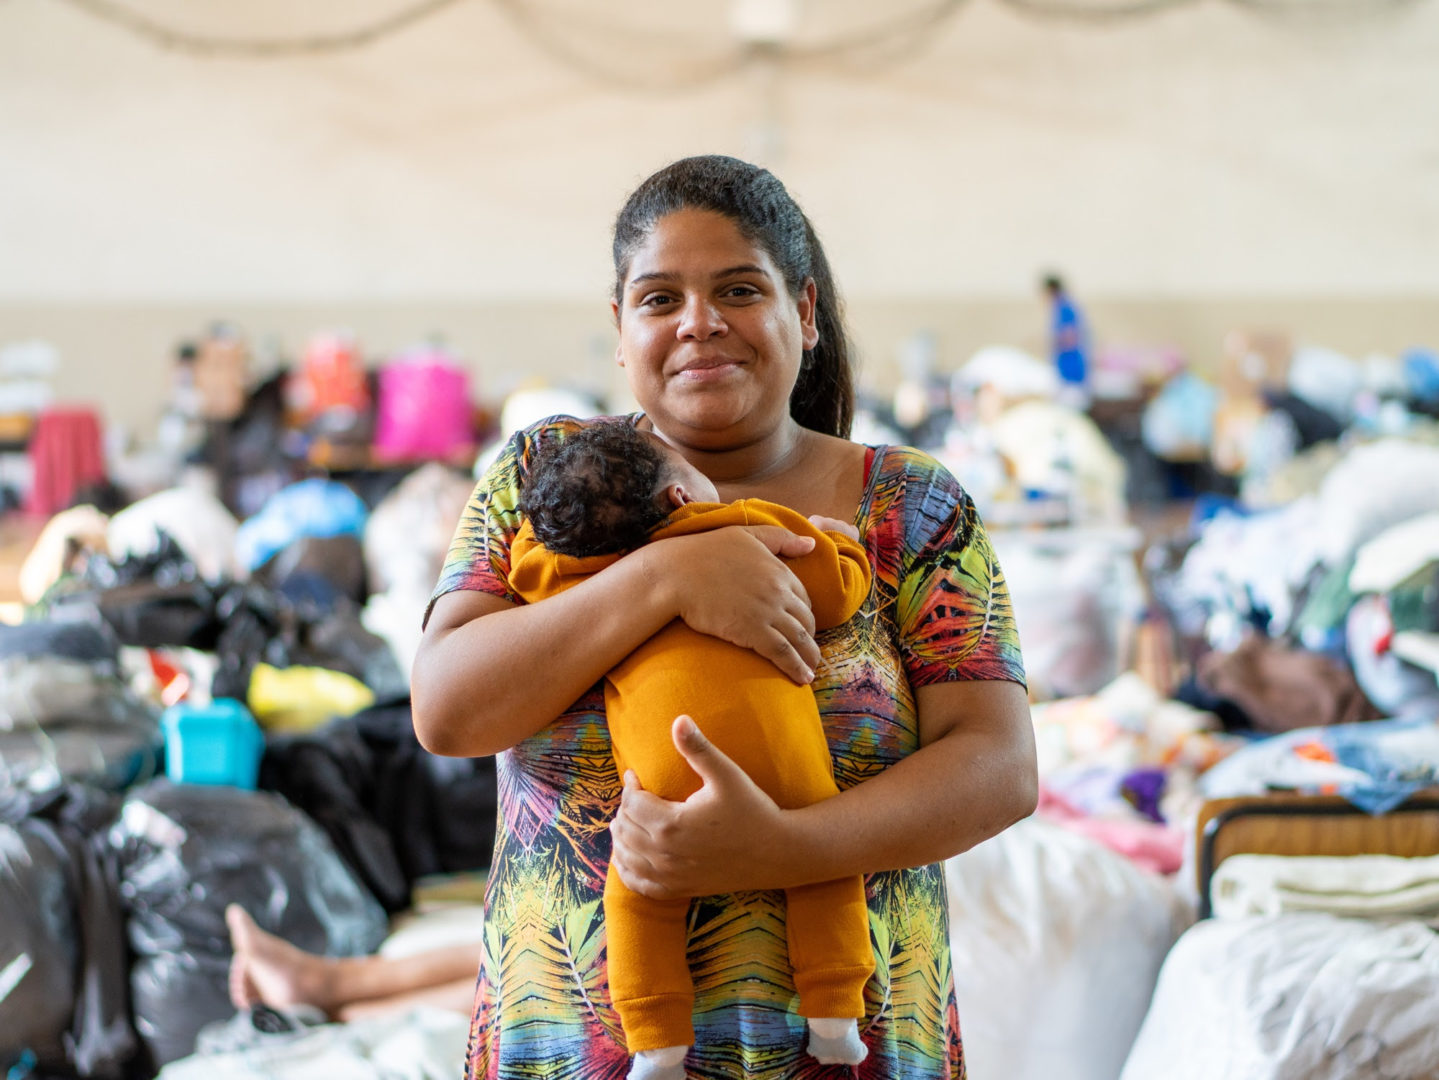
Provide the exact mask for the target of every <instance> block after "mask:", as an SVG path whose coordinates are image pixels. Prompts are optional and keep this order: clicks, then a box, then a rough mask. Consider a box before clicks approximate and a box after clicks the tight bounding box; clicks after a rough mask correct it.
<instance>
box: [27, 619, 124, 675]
mask: <svg viewBox="0 0 1439 1080" xmlns="http://www.w3.org/2000/svg"><path fill="white" fill-rule="evenodd" d="M42 656H56V657H61V658H63V659H66V660H78V661H82V662H90V661H108V662H109V663H111V664H114V663H116V662H117V660H118V657H119V648H118V643H117V642H116V640H115V635H114V634H112V633H111V632H110V630H109V628H108V627H107V626H105V625H104V624H103V623H86V622H67V621H61V620H56V619H35V620H32V621H28V622H22V623H17V624H15V625H13V626H12V625H11V624H9V623H0V659H12V658H13V659H22V660H29V659H36V658H38V657H42Z"/></svg>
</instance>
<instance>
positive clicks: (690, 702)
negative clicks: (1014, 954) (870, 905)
mask: <svg viewBox="0 0 1439 1080" xmlns="http://www.w3.org/2000/svg"><path fill="white" fill-rule="evenodd" d="M727 525H779V526H782V527H783V528H786V529H789V530H790V531H791V532H794V533H798V534H799V535H801V536H812V537H814V538H815V548H814V550H813V551H812V552H810V553H809V554H808V555H803V556H800V557H799V558H795V559H786V560H785V561H786V564H787V565H788V566H789V568H790V569H791V570H792V571H794V573H795V576H796V577H798V578H799V579H800V582H801V583H802V584H803V585H804V587H805V590H806V591H807V592H808V594H809V598H810V603H811V605H812V607H813V611H814V618H815V626H816V628H817V629H827V628H828V627H831V626H838V625H839V624H841V623H843V622H845V621H846V620H848V619H849V618H850V617H851V616H853V615H854V614H855V612H857V611H858V610H859V608H860V605H861V604H863V603H864V601H865V599H866V597H867V596H868V595H869V590H870V577H871V572H870V565H869V560H868V558H867V557H866V555H865V551H864V548H863V547H861V546H860V545H859V544H857V543H855V542H854V541H853V540H851V539H849V537H847V536H844V535H843V534H841V533H829V532H821V531H820V530H818V529H816V528H815V527H814V525H812V524H811V523H810V522H809V520H808V519H806V518H805V517H804V516H803V515H801V514H798V513H796V512H795V511H793V510H790V509H789V508H787V507H784V506H779V505H777V504H775V503H770V502H765V501H764V500H761V499H741V500H739V501H737V502H733V503H727V504H723V503H689V504H687V505H686V506H684V507H681V508H680V509H679V510H676V511H675V512H674V513H673V514H671V515H670V517H669V518H667V519H666V520H665V522H664V523H663V524H662V525H660V526H659V527H658V528H657V529H655V531H654V532H653V533H651V534H650V539H651V540H661V539H665V538H668V537H672V536H684V535H689V534H693V533H699V532H707V531H709V530H711V529H718V528H723V527H725V526H727ZM619 557H620V556H619V555H596V556H590V557H586V558H575V557H572V556H568V555H556V554H553V553H551V552H549V551H548V550H546V549H545V548H544V547H543V546H542V545H541V544H540V543H539V541H538V540H536V539H535V535H534V531H533V530H532V529H531V528H530V525H529V522H528V521H526V522H525V523H524V525H523V526H522V527H521V529H520V532H519V534H518V536H516V538H515V542H514V546H513V548H512V550H511V562H510V566H511V569H510V576H509V581H510V586H511V588H513V589H514V591H515V592H516V593H517V594H518V595H520V596H521V597H523V598H524V599H525V600H526V601H531V602H533V601H535V600H540V599H543V598H544V597H547V596H553V595H554V594H556V593H559V592H563V591H564V590H565V589H567V588H570V587H571V586H573V585H576V584H578V583H579V582H580V581H583V580H584V579H585V578H587V577H589V576H590V575H591V574H594V573H597V572H598V571H600V570H603V569H604V568H605V567H607V566H609V565H611V564H612V563H614V562H615V561H616V560H617V559H618V558H619ZM605 713H606V715H607V717H608V720H609V730H610V742H611V745H612V748H613V753H614V758H615V765H616V767H617V768H618V769H619V770H620V771H621V772H623V770H625V769H633V770H634V771H635V774H636V775H637V776H638V777H639V780H640V783H641V784H642V785H643V786H644V787H645V789H646V790H647V791H652V792H654V793H655V794H657V795H660V796H662V797H664V798H666V799H673V800H680V799H684V798H687V797H688V796H689V795H691V794H693V793H694V792H695V791H696V790H697V789H698V788H699V786H700V781H699V777H698V776H697V775H696V774H695V772H694V771H693V770H692V769H691V768H690V767H689V765H688V764H687V763H686V762H685V760H684V758H683V757H681V756H680V754H679V752H678V751H677V750H676V749H675V748H674V744H673V742H672V741H671V738H670V726H671V724H672V723H673V721H674V718H675V717H676V716H678V715H680V714H681V713H685V714H688V715H689V716H691V717H693V718H694V721H695V723H696V724H697V725H698V726H699V728H700V730H701V731H703V732H704V733H705V735H706V737H708V738H709V739H710V741H711V742H713V743H714V745H715V746H717V747H718V748H719V749H720V750H721V751H723V752H724V753H725V754H726V755H727V756H728V757H729V758H730V759H731V760H732V761H734V762H735V763H736V764H737V765H739V766H740V767H741V768H742V769H744V771H745V772H746V773H748V774H749V775H750V777H751V778H752V779H753V780H754V782H755V783H756V784H758V785H759V786H760V787H761V788H762V789H763V790H764V791H765V792H767V793H768V794H769V796H770V797H771V798H772V799H774V800H775V802H776V803H778V804H779V805H780V806H781V807H784V808H787V809H788V808H795V807H800V806H807V805H809V804H811V803H815V802H818V801H819V800H821V799H827V798H829V797H830V796H831V795H835V794H837V793H838V790H839V789H838V788H837V787H836V785H835V782H834V775H833V771H832V764H831V761H830V755H829V745H828V743H827V742H826V740H825V735H824V729H823V727H822V726H821V723H820V716H819V709H818V707H817V706H816V704H815V699H814V694H813V692H812V691H811V690H810V688H809V687H808V686H801V685H797V684H795V683H794V682H792V681H791V680H790V679H789V678H788V677H787V676H785V675H783V674H782V673H781V672H780V671H779V669H778V668H776V667H775V666H774V665H773V664H772V663H770V661H768V660H766V659H764V658H763V657H761V656H759V655H758V654H757V653H755V652H753V651H752V650H750V649H744V648H740V647H739V646H737V645H732V644H730V643H729V642H727V641H722V640H721V639H719V638H716V637H710V636H709V635H707V634H701V633H699V632H697V631H695V630H691V629H690V628H689V626H687V625H686V624H685V623H684V622H683V621H682V620H680V619H676V620H674V621H673V622H672V623H670V624H669V625H668V626H666V627H665V628H664V629H662V630H660V631H659V632H658V633H657V634H655V635H654V636H653V637H651V638H650V639H649V640H648V641H646V642H644V643H643V644H642V645H640V646H639V647H638V648H637V649H635V651H634V652H632V653H631V654H630V655H629V656H628V657H626V658H625V659H624V660H623V661H621V662H620V663H619V664H618V665H616V667H615V668H614V669H613V670H612V671H611V672H610V673H609V675H608V676H606V679H605ZM785 895H786V915H785V922H786V933H787V937H788V942H789V959H790V966H791V967H792V968H793V969H794V984H795V988H796V990H798V992H799V1013H800V1015H802V1016H805V1017H856V1018H858V1017H862V1016H863V1015H864V984H865V981H866V980H867V979H868V978H869V976H870V974H871V973H872V972H873V971H874V957H873V954H872V952H871V949H870V941H869V915H868V910H867V908H866V905H865V898H864V880H863V878H860V877H849V878H841V879H838V880H835V881H826V882H821V883H818V884H814V885H805V886H800V887H798V888H792V889H787V890H785ZM604 910H605V929H606V933H607V935H608V941H609V945H608V950H609V979H610V993H611V997H612V999H613V1001H614V1006H615V1009H616V1011H617V1012H618V1013H619V1016H620V1022H621V1024H622V1025H623V1026H624V1030H625V1039H626V1041H627V1043H628V1044H629V1050H630V1052H631V1053H637V1052H638V1051H641V1050H652V1049H658V1048H660V1047H666V1046H686V1045H689V1044H691V1043H693V1041H694V1028H693V1024H692V1021H691V1013H692V1011H693V1007H694V985H693V983H692V981H691V978H690V972H689V966H688V964H687V962H686V959H685V948H686V940H687V930H688V920H687V916H688V912H689V900H688V899H687V898H681V899H677V900H651V899H648V898H646V897H643V896H640V895H638V894H636V893H633V892H631V891H630V890H629V889H628V888H626V887H625V885H624V883H623V882H621V881H620V879H619V876H618V875H617V874H616V873H615V871H614V868H613V866H611V868H610V871H609V876H608V877H607V879H606V881H605V894H604Z"/></svg>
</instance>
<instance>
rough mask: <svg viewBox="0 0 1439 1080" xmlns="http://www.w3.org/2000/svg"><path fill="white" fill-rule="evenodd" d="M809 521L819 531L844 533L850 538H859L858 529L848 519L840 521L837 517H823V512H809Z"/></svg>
mask: <svg viewBox="0 0 1439 1080" xmlns="http://www.w3.org/2000/svg"><path fill="white" fill-rule="evenodd" d="M809 523H810V524H811V525H813V526H814V527H815V528H816V529H818V530H819V531H820V532H837V533H844V535H845V536H847V537H849V538H850V539H851V540H858V539H859V529H857V528H855V526H854V525H853V524H852V523H851V522H848V521H841V520H840V519H839V518H832V517H825V516H824V515H823V514H811V515H810V516H809Z"/></svg>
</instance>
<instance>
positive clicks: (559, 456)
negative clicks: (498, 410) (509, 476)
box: [520, 420, 719, 557]
mask: <svg viewBox="0 0 1439 1080" xmlns="http://www.w3.org/2000/svg"><path fill="white" fill-rule="evenodd" d="M718 501H719V493H718V492H716V491H715V487H714V484H712V483H710V481H709V478H708V477H706V476H705V475H704V473H702V472H700V471H699V470H698V469H696V468H695V467H694V466H693V465H691V464H690V463H689V462H688V461H686V460H685V459H684V458H683V457H682V456H681V455H680V454H679V452H678V451H676V450H674V449H673V448H672V447H670V446H667V445H666V444H665V443H664V442H663V441H662V440H661V439H659V437H658V436H655V435H650V434H646V433H645V432H642V431H638V430H636V429H635V427H634V425H632V424H630V423H629V422H628V421H624V420H608V421H602V422H600V423H596V424H590V425H589V426H587V427H584V428H581V429H580V430H579V431H577V432H575V433H574V434H573V435H570V436H567V437H566V438H565V439H563V440H561V441H559V442H558V443H551V444H550V445H548V446H546V447H545V448H544V449H543V450H541V451H540V453H539V454H538V455H537V456H536V458H535V460H534V462H533V463H532V465H531V466H530V472H529V476H528V477H526V479H525V484H524V491H523V493H522V494H521V496H520V512H521V513H523V514H524V515H525V516H526V517H527V518H529V519H530V525H531V527H532V528H533V529H534V530H535V537H536V538H537V539H538V540H539V541H540V543H542V544H544V545H545V547H547V548H549V550H551V551H553V552H556V553H557V554H560V555H573V556H576V557H583V556H586V555H608V554H610V553H612V552H616V551H628V550H630V549H631V548H637V547H639V546H640V545H641V544H643V543H644V542H645V541H646V540H647V539H649V534H650V532H651V530H653V529H654V527H655V526H656V525H658V524H659V523H660V522H662V521H664V519H665V518H667V517H669V515H670V513H671V512H672V511H673V510H675V509H676V508H677V507H680V506H683V505H684V504H685V503H689V502H718Z"/></svg>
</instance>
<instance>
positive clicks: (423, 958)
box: [225, 904, 478, 1020]
mask: <svg viewBox="0 0 1439 1080" xmlns="http://www.w3.org/2000/svg"><path fill="white" fill-rule="evenodd" d="M225 923H226V926H227V927H228V928H229V931H230V943H231V946H232V947H233V949H234V957H233V959H232V960H231V962H230V1000H231V1002H232V1003H233V1004H234V1006H235V1008H237V1009H244V1008H248V1007H250V1006H253V1005H257V1004H264V1005H269V1006H270V1007H272V1008H277V1009H283V1008H287V1007H293V1006H295V1005H311V1006H314V1007H315V1008H317V1009H320V1010H321V1011H323V1012H324V1013H325V1014H326V1015H328V1016H330V1017H331V1018H333V1019H338V1020H344V1019H353V1018H355V1017H358V1016H365V1015H371V1016H372V1015H376V1014H378V1013H383V1012H388V1011H391V1010H398V1009H405V1008H408V1007H411V1006H414V1005H420V1004H425V1005H430V1006H433V1007H437V1008H444V1009H451V1010H452V1011H455V1012H459V1013H461V1014H463V1015H468V1014H469V1011H470V1005H471V998H472V997H473V993H474V983H475V973H476V970H477V968H478V957H477V953H478V946H477V945H475V944H473V943H467V944H465V945H462V946H458V947H456V948H452V949H449V948H447V949H435V950H431V951H429V952H423V953H417V954H415V955H413V956H404V957H385V956H378V955H376V956H347V957H330V956H317V955H316V954H314V953H309V952H306V951H305V950H303V949H299V948H296V947H295V946H294V945H291V944H290V943H289V942H287V941H285V940H284V939H283V938H280V937H277V936H276V935H274V934H271V933H269V932H268V931H266V930H262V929H261V928H260V927H259V926H258V925H257V924H256V923H255V920H254V919H252V918H251V917H250V916H249V914H248V913H247V912H246V911H245V910H244V909H243V908H241V907H240V906H239V905H238V904H231V905H230V906H229V907H227V908H226V909H225Z"/></svg>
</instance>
